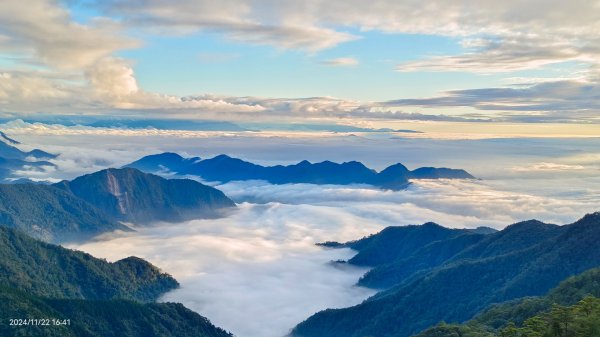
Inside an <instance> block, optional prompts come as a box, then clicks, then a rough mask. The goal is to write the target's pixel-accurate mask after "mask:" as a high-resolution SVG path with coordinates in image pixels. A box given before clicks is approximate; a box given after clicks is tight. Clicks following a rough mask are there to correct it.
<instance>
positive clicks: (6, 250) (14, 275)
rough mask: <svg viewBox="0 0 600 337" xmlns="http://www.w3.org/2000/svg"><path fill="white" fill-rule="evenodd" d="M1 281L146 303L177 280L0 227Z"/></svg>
mask: <svg viewBox="0 0 600 337" xmlns="http://www.w3.org/2000/svg"><path fill="white" fill-rule="evenodd" d="M0 285H1V286H5V287H10V288H16V289H20V290H22V291H26V292H27V293H29V294H34V295H37V296H42V297H54V298H72V299H113V298H122V299H131V300H137V301H142V302H147V301H154V300H156V299H157V298H158V297H159V296H160V295H162V294H163V293H165V292H166V291H168V290H171V289H175V288H177V287H178V285H179V284H178V283H177V281H176V280H175V279H173V278H172V277H171V276H170V275H168V274H164V273H162V272H160V270H159V269H158V268H156V267H154V266H153V265H151V264H150V263H148V262H146V261H144V260H142V259H139V258H136V257H129V258H126V259H123V260H120V261H117V262H114V263H109V262H106V261H105V260H100V259H96V258H94V257H93V256H91V255H89V254H86V253H82V252H78V251H73V250H70V249H66V248H63V247H61V246H57V245H53V244H49V243H44V242H41V241H38V240H35V239H33V238H31V237H29V236H27V235H25V234H23V233H21V232H19V231H18V230H15V229H11V228H6V227H0Z"/></svg>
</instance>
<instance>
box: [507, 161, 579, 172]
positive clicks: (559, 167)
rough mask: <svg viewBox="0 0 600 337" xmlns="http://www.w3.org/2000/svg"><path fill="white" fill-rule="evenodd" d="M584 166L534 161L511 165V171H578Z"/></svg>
mask: <svg viewBox="0 0 600 337" xmlns="http://www.w3.org/2000/svg"><path fill="white" fill-rule="evenodd" d="M585 168H586V167H585V166H583V165H569V164H558V163H547V162H540V163H534V164H531V165H527V166H516V167H513V171H517V172H530V171H534V172H535V171H567V172H572V171H579V170H585Z"/></svg>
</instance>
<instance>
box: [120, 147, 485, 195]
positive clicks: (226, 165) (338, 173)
mask: <svg viewBox="0 0 600 337" xmlns="http://www.w3.org/2000/svg"><path fill="white" fill-rule="evenodd" d="M192 160H193V163H190V162H191V161H192ZM148 163H152V164H151V165H149V164H148ZM124 167H133V168H137V169H140V170H142V171H144V170H146V171H148V172H149V173H153V172H152V170H154V172H157V170H156V169H157V168H159V167H160V168H166V169H168V170H169V171H170V172H172V173H175V174H179V175H194V176H198V177H201V178H202V179H203V180H206V181H219V182H222V183H226V182H230V181H236V180H265V181H268V182H270V183H272V184H288V183H309V184H338V185H349V184H367V185H372V186H376V187H379V188H382V189H388V190H401V189H404V188H406V186H408V184H409V180H410V179H442V178H444V179H474V178H475V177H473V176H472V175H471V174H469V173H468V172H467V171H465V170H461V169H450V168H434V167H422V168H418V169H415V170H413V171H410V170H408V169H407V168H406V167H405V166H404V165H402V164H399V163H398V164H394V165H391V166H389V167H387V168H386V169H384V170H382V171H381V172H377V171H375V170H373V169H370V168H368V167H366V166H365V165H364V164H362V163H360V162H357V161H349V162H344V163H334V162H331V161H328V160H326V161H322V162H318V163H311V162H309V161H308V160H302V161H300V162H298V163H297V164H291V165H287V166H284V165H275V166H262V165H258V164H254V163H252V162H248V161H244V160H242V159H239V158H233V157H230V156H228V155H224V154H221V155H218V156H215V157H213V158H209V159H200V158H198V157H194V158H183V157H181V156H179V157H176V156H174V155H173V153H170V152H166V153H162V154H154V155H150V156H146V157H142V158H140V159H138V160H136V161H134V162H132V163H130V164H127V165H125V166H124Z"/></svg>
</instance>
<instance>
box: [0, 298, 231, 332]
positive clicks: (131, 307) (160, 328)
mask: <svg viewBox="0 0 600 337" xmlns="http://www.w3.org/2000/svg"><path fill="white" fill-rule="evenodd" d="M0 301H1V302H2V307H0V320H2V322H6V323H5V324H1V325H0V336H5V337H21V336H29V337H51V336H61V337H232V335H231V334H229V333H227V332H226V331H224V330H223V329H220V328H217V327H215V326H214V325H212V324H211V323H210V321H209V320H208V319H206V318H205V317H202V316H200V315H199V314H197V313H195V312H193V311H191V310H189V309H187V308H185V307H184V306H183V305H181V304H178V303H144V304H142V303H137V302H134V301H128V300H74V299H48V298H44V297H39V296H33V295H31V294H28V293H25V292H22V291H18V290H15V289H9V288H2V287H0ZM15 317H19V318H50V319H58V320H60V321H61V322H65V321H64V320H66V319H68V320H69V321H68V322H69V325H59V326H54V325H52V326H35V325H23V326H9V324H8V323H9V322H10V320H11V319H14V318H15Z"/></svg>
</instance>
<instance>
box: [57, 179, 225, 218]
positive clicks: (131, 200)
mask: <svg viewBox="0 0 600 337" xmlns="http://www.w3.org/2000/svg"><path fill="white" fill-rule="evenodd" d="M55 186H56V187H58V188H61V189H63V190H65V191H67V192H69V193H71V194H73V195H74V196H76V197H78V198H81V199H83V200H85V201H86V202H88V203H90V204H92V205H94V206H95V207H96V208H98V209H100V210H101V211H103V212H104V213H106V214H108V215H109V216H110V217H111V218H113V219H116V220H119V221H126V222H134V223H138V224H139V223H142V224H143V223H148V222H154V221H168V222H181V221H185V220H190V219H200V218H215V217H219V216H221V215H222V214H223V212H224V211H226V210H227V209H230V208H233V207H235V203H234V202H233V201H231V199H229V198H228V197H227V196H225V194H223V192H221V191H219V190H217V189H216V188H213V187H210V186H206V185H203V184H201V183H199V182H197V181H194V180H190V179H165V178H162V177H159V176H157V175H153V174H148V173H143V172H141V171H138V170H136V169H133V168H123V169H113V168H111V169H106V170H102V171H98V172H95V173H92V174H87V175H84V176H81V177H78V178H75V179H73V180H71V181H62V182H60V183H58V184H55Z"/></svg>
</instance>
